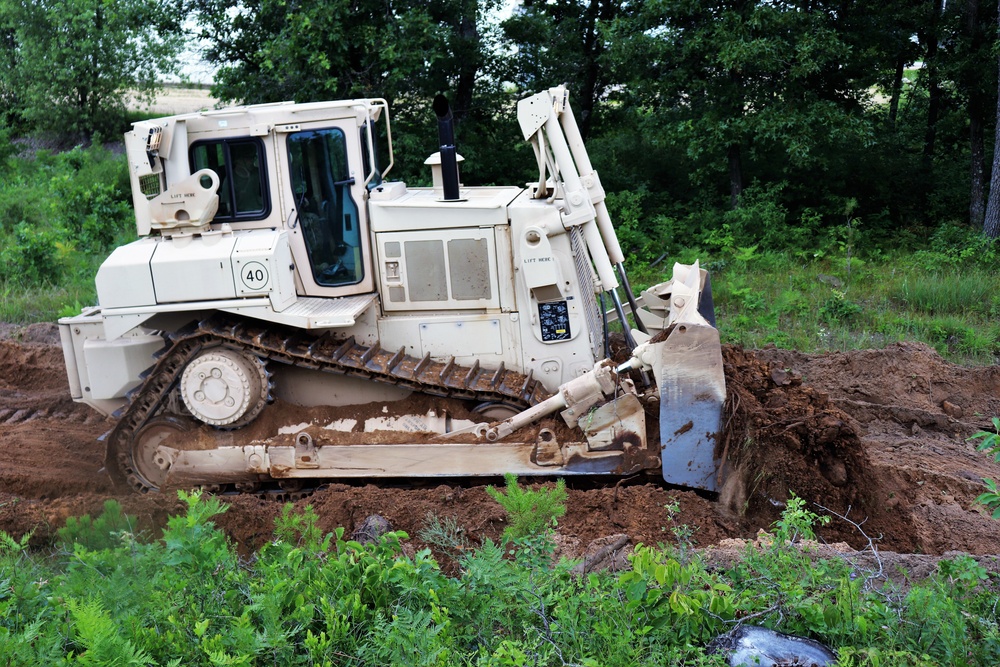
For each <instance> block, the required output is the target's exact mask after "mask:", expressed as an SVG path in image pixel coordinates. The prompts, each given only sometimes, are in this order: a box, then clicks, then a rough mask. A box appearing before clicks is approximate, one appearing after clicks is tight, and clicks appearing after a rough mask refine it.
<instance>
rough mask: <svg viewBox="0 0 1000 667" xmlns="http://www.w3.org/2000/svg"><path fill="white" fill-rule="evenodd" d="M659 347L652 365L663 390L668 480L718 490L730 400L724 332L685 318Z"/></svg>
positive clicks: (663, 438)
mask: <svg viewBox="0 0 1000 667" xmlns="http://www.w3.org/2000/svg"><path fill="white" fill-rule="evenodd" d="M658 346H659V348H660V349H659V354H657V355H656V357H655V361H654V365H653V369H654V372H655V373H656V379H657V385H658V387H659V390H660V446H661V448H662V454H661V459H662V462H663V479H664V480H666V481H667V482H669V483H670V484H679V485H681V486H688V487H694V488H697V489H704V490H706V491H717V490H718V488H719V486H720V480H719V479H718V475H717V470H718V465H719V456H720V455H719V453H718V452H717V451H716V448H717V444H718V443H719V442H720V440H721V435H722V406H723V403H725V400H726V377H725V373H724V372H723V367H722V347H721V345H720V343H719V332H718V330H717V329H715V328H714V327H712V326H710V325H708V324H707V323H706V324H700V323H692V322H681V323H677V325H676V326H675V327H674V329H673V331H671V332H670V335H669V336H668V337H667V339H666V340H665V341H663V342H662V343H659V344H658Z"/></svg>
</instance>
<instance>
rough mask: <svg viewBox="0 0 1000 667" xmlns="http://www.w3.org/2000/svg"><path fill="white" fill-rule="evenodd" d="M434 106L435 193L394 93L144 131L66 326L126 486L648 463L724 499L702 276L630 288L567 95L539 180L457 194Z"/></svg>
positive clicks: (687, 273) (234, 113)
mask: <svg viewBox="0 0 1000 667" xmlns="http://www.w3.org/2000/svg"><path fill="white" fill-rule="evenodd" d="M434 111H435V113H436V115H437V118H438V124H439V139H440V145H441V150H440V152H439V153H435V154H434V155H432V156H431V157H430V158H429V159H428V160H427V164H429V165H430V168H431V171H432V175H433V183H434V187H429V188H411V187H407V186H406V185H405V184H404V183H402V182H393V181H389V180H387V178H386V177H387V175H388V173H389V170H390V169H391V167H392V163H393V152H392V132H391V126H390V122H389V110H388V107H387V104H386V102H385V101H384V100H380V99H360V100H347V101H339V102H320V103H309V104H292V103H281V104H265V105H253V106H242V107H235V108H228V109H220V110H214V111H204V112H198V113H191V114H185V115H178V116H172V117H169V118H162V119H158V120H150V121H142V122H138V123H136V124H135V125H134V128H133V130H132V131H131V132H129V133H128V134H127V135H126V148H127V155H128V162H129V169H130V172H131V182H132V191H133V201H134V207H135V217H136V225H137V231H138V237H139V238H138V240H136V241H134V242H132V243H129V244H128V245H124V246H122V247H119V248H117V249H116V250H115V251H114V252H112V253H111V255H110V256H109V257H108V258H107V260H106V261H105V262H104V263H103V265H102V266H101V268H100V270H99V272H98V274H97V277H96V284H97V294H98V299H99V305H98V306H95V307H91V308H86V309H84V310H83V312H82V313H81V314H79V315H77V316H75V317H69V318H64V319H62V320H60V322H59V324H60V331H61V335H62V343H63V348H64V352H65V357H66V366H67V371H68V375H69V383H70V388H71V391H72V393H73V397H74V398H75V399H76V400H77V401H82V402H84V403H87V404H89V405H91V406H93V407H94V408H95V409H97V410H99V411H101V412H103V413H105V414H108V415H113V416H114V417H115V419H116V420H117V421H116V422H115V425H114V427H113V429H112V430H111V431H110V432H109V433H108V434H107V436H106V437H105V445H106V447H107V459H106V462H107V469H108V471H109V472H110V474H111V476H112V477H113V478H114V479H115V480H116V481H117V482H119V483H121V484H127V485H129V486H131V487H133V488H134V489H136V490H139V491H143V492H146V491H156V490H159V489H161V488H165V487H175V486H199V485H200V486H206V487H210V488H220V489H233V490H240V491H248V492H259V493H266V492H274V493H287V492H291V491H297V490H301V489H307V488H309V487H311V486H314V485H316V484H318V483H322V482H323V481H327V480H338V479H339V480H347V479H359V478H360V479H375V478H432V477H464V478H467V477H476V476H494V475H500V474H504V473H515V474H517V475H519V476H533V475H534V476H567V475H587V476H602V475H603V476H630V475H636V474H649V473H654V474H656V475H661V474H662V476H663V479H665V480H666V481H667V482H669V483H672V484H678V485H683V486H687V487H694V488H700V489H705V490H709V491H714V490H717V488H718V486H719V485H720V481H721V480H720V471H719V467H720V464H719V458H720V453H719V452H718V451H717V449H718V441H719V440H720V438H719V434H720V428H721V423H720V422H721V420H720V416H721V412H722V406H723V402H724V400H725V393H726V392H725V379H724V375H723V368H722V356H721V348H720V345H719V334H718V331H717V330H716V329H715V327H714V314H713V311H712V306H711V289H710V284H709V282H708V277H707V274H706V272H705V271H704V270H701V269H700V268H699V267H698V265H697V263H696V264H694V265H680V264H678V265H675V267H674V271H673V278H672V280H670V281H668V282H666V283H663V284H659V285H655V286H653V287H651V288H649V289H647V290H645V291H644V292H643V293H642V294H641V295H640V296H639V297H635V296H633V294H632V290H631V288H630V286H629V284H628V280H627V278H626V273H625V269H624V260H625V257H624V254H623V252H622V250H621V248H620V246H619V242H618V239H617V237H616V234H615V229H614V226H613V224H612V221H611V219H610V217H609V215H608V210H607V208H606V206H605V203H604V191H603V189H602V186H601V182H600V179H599V178H598V175H597V172H596V171H595V170H594V168H593V166H592V165H591V162H590V158H589V157H588V154H587V150H586V148H585V146H584V143H583V141H582V139H581V137H580V132H579V130H578V128H577V125H576V122H575V120H574V118H573V113H572V109H571V107H570V103H569V95H568V93H567V91H566V90H565V88H562V87H557V88H552V89H549V90H547V91H545V92H542V93H539V94H537V95H533V96H531V97H528V98H526V99H524V100H521V101H520V102H519V104H518V121H519V124H520V127H521V130H522V133H523V135H524V137H525V139H526V140H527V141H529V142H530V143H531V144H532V146H533V147H534V150H535V155H536V157H537V162H538V171H539V177H538V180H537V182H533V183H531V184H529V185H528V186H527V187H520V186H510V187H466V186H464V185H463V184H462V183H461V181H460V176H459V163H460V162H461V159H462V158H461V157H460V156H459V155H458V154H457V152H456V149H455V141H454V137H453V129H452V123H451V112H450V110H449V108H448V104H447V101H446V100H445V99H444V98H443V97H441V96H439V97H438V98H436V99H435V101H434ZM619 290H621V291H623V292H624V295H625V298H624V300H623V299H621V298H620V297H619ZM605 303H607V304H608V307H607V308H605ZM626 308H629V310H630V315H631V322H632V323H634V328H633V326H632V325H630V324H629V322H630V320H629V317H628V315H627V314H626V310H625V309H626ZM615 321H617V322H618V323H620V324H615ZM620 325H624V326H623V327H622V328H623V340H624V343H623V348H622V347H621V346H619V347H618V348H616V354H615V355H612V352H611V350H610V346H609V339H610V338H612V337H613V336H612V334H610V333H609V327H611V326H615V327H617V326H620ZM612 356H614V357H615V359H617V360H616V361H615V360H613V359H612V358H611V357H612Z"/></svg>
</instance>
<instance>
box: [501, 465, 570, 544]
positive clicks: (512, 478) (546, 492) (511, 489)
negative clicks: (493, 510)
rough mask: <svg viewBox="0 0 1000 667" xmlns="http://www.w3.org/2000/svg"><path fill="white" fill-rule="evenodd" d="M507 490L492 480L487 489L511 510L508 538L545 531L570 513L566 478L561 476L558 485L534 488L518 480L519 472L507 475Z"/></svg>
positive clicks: (506, 532)
mask: <svg viewBox="0 0 1000 667" xmlns="http://www.w3.org/2000/svg"><path fill="white" fill-rule="evenodd" d="M504 480H505V481H506V490H507V493H506V494H505V493H503V492H502V491H500V490H498V489H496V488H494V487H493V485H492V484H491V485H490V486H487V487H486V493H488V494H490V496H491V497H492V498H493V500H495V501H497V502H498V503H500V506H501V507H503V508H504V510H505V511H506V512H507V528H506V529H505V530H504V531H503V540H504V542H510V541H513V540H517V539H520V538H524V537H531V536H534V535H541V534H543V533H546V532H548V531H549V530H550V529H552V528H553V527H554V526H555V525H556V519H558V518H559V517H561V516H562V515H564V514H566V497H567V494H566V482H564V481H563V480H561V479H560V480H559V481H558V482H556V486H555V488H554V489H538V490H537V491H533V490H531V489H528V488H525V487H522V486H521V485H519V484H518V483H517V475H514V474H513V473H507V474H506V475H504Z"/></svg>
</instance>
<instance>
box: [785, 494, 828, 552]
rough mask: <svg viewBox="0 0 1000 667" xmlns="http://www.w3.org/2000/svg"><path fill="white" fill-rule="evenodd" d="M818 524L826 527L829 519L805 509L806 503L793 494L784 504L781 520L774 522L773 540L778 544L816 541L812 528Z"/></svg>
mask: <svg viewBox="0 0 1000 667" xmlns="http://www.w3.org/2000/svg"><path fill="white" fill-rule="evenodd" d="M816 523H819V524H821V525H826V524H828V523H830V517H828V516H818V515H817V514H816V513H815V512H811V511H810V510H808V509H806V501H805V500H803V499H802V498H799V497H798V496H796V495H795V494H794V493H793V494H791V496H790V497H789V498H788V501H787V503H786V504H785V511H783V512H782V513H781V518H780V519H778V521H777V522H775V524H774V526H775V528H776V529H777V530H776V532H775V538H776V539H777V540H778V541H779V542H780V543H785V542H787V543H789V544H791V543H794V542H797V541H799V540H800V539H802V540H814V539H816V533H815V531H814V530H813V526H814V525H815V524H816Z"/></svg>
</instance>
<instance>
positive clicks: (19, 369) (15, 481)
mask: <svg viewBox="0 0 1000 667" xmlns="http://www.w3.org/2000/svg"><path fill="white" fill-rule="evenodd" d="M724 356H725V363H726V376H727V382H728V385H729V392H730V400H729V408H730V409H729V415H728V423H727V429H726V438H725V440H724V442H723V443H722V447H723V449H724V457H725V460H726V465H727V467H728V469H730V470H731V471H733V474H731V475H730V477H729V479H730V483H729V484H727V487H726V489H725V491H724V493H723V494H721V496H720V498H718V499H715V498H706V497H704V496H703V495H698V494H696V493H694V492H692V491H685V490H680V489H673V488H666V487H665V486H663V485H662V484H657V483H655V482H653V481H648V480H647V481H643V482H636V481H623V482H621V483H619V484H614V483H613V482H611V483H608V484H607V485H606V486H599V485H597V484H595V483H593V482H591V483H577V484H575V485H574V484H571V485H570V489H569V502H568V504H567V506H568V511H567V514H566V515H565V516H564V517H563V518H561V519H560V522H559V544H560V548H561V549H562V550H563V553H566V554H567V555H570V556H576V555H579V554H581V553H583V552H584V550H585V549H586V547H587V546H588V545H590V544H591V543H592V542H594V540H597V539H599V538H604V537H607V536H613V535H619V534H624V535H627V536H628V537H629V540H630V542H631V543H632V544H635V543H638V542H643V543H647V544H650V543H652V544H655V543H658V542H665V543H669V542H672V541H674V536H673V534H672V532H671V528H672V527H674V526H676V525H679V524H686V525H687V526H689V527H691V528H692V529H693V530H694V534H693V541H694V543H695V544H696V545H697V546H702V547H704V546H709V545H714V544H718V543H720V542H730V541H731V539H732V538H745V539H753V538H754V537H755V536H756V534H757V532H758V530H760V529H762V528H767V527H768V526H769V525H770V524H771V523H772V522H773V521H774V520H775V519H777V518H778V516H779V515H780V513H781V510H782V509H783V507H784V503H785V501H786V500H787V498H788V497H789V493H795V494H796V495H798V496H800V497H802V498H804V499H806V500H807V501H809V503H810V506H811V508H812V509H813V510H814V511H816V512H818V513H821V514H822V513H823V510H821V509H819V506H822V507H825V508H828V509H829V510H831V511H833V512H836V513H839V514H844V515H847V516H848V517H849V518H851V519H853V520H854V521H856V522H862V521H863V522H864V524H863V530H864V531H865V533H866V534H867V535H868V536H870V537H879V536H880V537H881V540H880V542H879V547H880V549H882V550H885V551H895V552H903V553H921V554H932V555H933V554H936V555H941V554H944V553H946V552H949V551H953V550H960V551H965V552H968V553H972V554H980V555H984V554H995V553H997V552H998V550H1000V549H998V546H997V545H998V544H1000V522H998V521H992V520H991V519H989V517H987V516H985V515H984V514H983V513H982V512H981V511H980V510H978V509H977V508H976V506H975V504H974V502H973V501H974V499H975V498H976V496H977V495H979V493H981V491H982V479H983V478H984V477H993V478H1000V465H998V464H996V463H994V462H992V461H991V460H989V459H987V458H986V457H985V456H984V455H983V454H981V453H978V452H976V451H975V447H974V445H973V444H972V443H969V442H968V441H967V440H966V438H967V437H968V436H969V435H971V434H972V433H973V432H975V431H977V430H979V429H981V428H984V427H986V426H988V425H989V418H990V417H991V416H993V415H1000V368H998V367H995V366H994V367H985V368H963V367H960V366H955V365H953V364H950V363H947V362H945V361H944V360H942V359H941V358H940V357H939V356H938V355H937V354H936V353H935V352H934V351H933V350H932V349H930V348H928V347H926V346H924V345H920V344H914V343H902V344H897V345H891V346H889V347H887V348H886V349H884V350H865V351H857V352H847V353H833V354H820V355H807V354H800V353H797V352H791V351H787V350H778V349H765V350H759V351H750V350H743V349H740V348H736V347H727V348H726V349H725V350H724ZM111 425H112V423H111V422H110V421H109V420H106V419H104V418H103V417H101V416H99V415H97V414H96V413H95V412H93V411H92V410H90V409H89V408H87V407H85V406H82V405H78V404H75V403H73V401H72V400H71V399H70V397H69V389H68V387H67V384H66V376H65V368H64V362H63V356H62V351H61V349H60V347H59V340H58V333H57V330H56V328H55V327H54V325H32V326H30V327H27V328H17V327H13V326H9V325H0V530H3V531H6V532H7V533H10V534H12V535H14V536H20V535H23V534H25V533H26V532H28V531H31V530H33V531H34V533H33V537H32V539H33V540H34V541H35V542H36V543H43V542H44V541H45V540H47V539H48V538H49V537H50V536H51V535H52V533H53V532H54V531H55V530H56V529H58V528H59V527H61V526H62V525H63V524H64V522H65V520H66V518H67V517H68V516H77V515H81V514H84V513H90V514H97V513H99V512H100V511H101V508H102V505H103V503H104V501H105V499H107V498H109V497H117V498H118V500H119V502H121V504H122V506H123V508H124V510H125V511H126V512H127V513H129V514H132V515H135V516H137V517H138V518H139V520H140V522H141V524H142V526H143V527H145V528H147V529H149V530H153V531H155V530H156V529H158V528H159V527H161V526H163V524H164V522H165V520H166V517H167V516H169V514H170V513H171V512H174V511H177V510H179V509H180V507H179V505H178V502H177V500H176V498H175V497H173V496H172V495H169V494H163V495H157V494H151V495H145V496H143V495H138V494H132V493H125V494H121V495H116V492H115V491H113V489H112V488H111V486H110V484H109V482H108V480H107V476H106V474H105V473H104V472H103V458H104V451H103V445H102V444H101V443H100V442H98V438H99V437H100V436H101V435H102V434H103V433H105V432H106V431H107V430H108V429H109V428H110V427H111ZM225 500H226V502H227V503H228V504H229V509H228V511H227V512H226V513H225V514H224V515H222V516H220V517H219V518H218V523H219V525H220V526H222V527H223V528H224V529H225V530H226V531H227V532H228V533H229V535H230V536H231V537H232V539H234V540H235V541H236V542H237V543H238V544H239V545H240V547H241V549H243V550H245V551H250V550H252V549H254V548H256V547H258V546H259V545H261V544H263V543H264V542H266V541H267V540H268V539H270V537H271V530H272V527H273V521H274V518H275V517H276V516H278V514H279V513H280V510H281V508H280V505H279V504H278V503H274V502H270V501H266V500H261V499H259V498H257V497H254V496H236V497H227V498H226V499H225ZM674 503H678V504H679V506H680V511H679V513H678V514H676V515H673V516H672V515H671V512H670V510H669V509H668V506H669V505H672V504H674ZM297 504H298V505H300V506H303V507H304V506H305V505H307V504H309V505H312V506H313V507H314V508H315V510H316V512H317V514H318V515H319V518H320V526H321V527H322V528H323V529H324V530H333V529H334V528H336V527H338V526H343V527H344V528H345V529H346V531H347V533H351V532H352V531H353V530H354V529H355V528H356V527H357V526H358V525H360V524H361V523H362V522H363V521H364V520H365V518H367V517H368V516H370V515H372V514H380V515H382V516H384V517H386V518H387V519H388V520H389V521H390V523H391V524H392V526H393V527H394V528H395V529H399V530H405V531H406V532H407V533H409V534H410V536H411V538H412V541H411V544H412V545H413V546H415V547H417V548H419V547H421V546H423V543H422V541H421V540H420V538H419V533H420V531H421V529H422V528H423V527H425V526H426V525H427V522H428V518H429V517H437V518H438V519H440V520H445V519H451V520H454V522H455V523H456V524H457V525H458V526H459V527H460V528H461V530H462V531H463V532H462V535H463V536H464V538H465V539H466V540H467V541H468V543H469V544H470V545H471V546H473V547H474V546H476V545H478V544H479V543H480V542H481V541H482V540H483V539H485V538H491V539H497V538H498V537H499V535H500V534H501V533H502V532H503V528H504V516H503V511H502V510H501V509H500V507H499V506H498V505H497V504H496V502H495V501H493V500H492V499H491V498H490V497H489V496H488V495H487V493H486V490H485V484H483V485H479V484H468V483H466V484H441V483H437V482H435V483H433V484H431V485H426V486H420V485H408V486H407V487H406V488H400V487H398V486H387V485H375V484H368V485H346V484H332V485H330V486H328V487H326V488H324V489H322V490H320V491H318V492H316V493H314V494H313V495H311V496H310V497H309V498H307V499H304V500H300V501H298V503H297ZM819 535H820V537H821V538H822V539H824V540H826V541H828V542H831V543H837V542H847V543H849V544H851V545H853V546H854V547H856V548H860V547H862V546H864V545H865V544H867V540H866V539H865V538H864V537H863V536H862V535H861V533H860V532H859V531H858V530H857V529H856V528H855V527H854V526H852V525H850V524H849V523H846V522H844V521H840V520H837V519H835V520H833V521H832V522H831V523H830V524H829V525H828V526H826V527H824V528H821V529H820V530H819Z"/></svg>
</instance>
